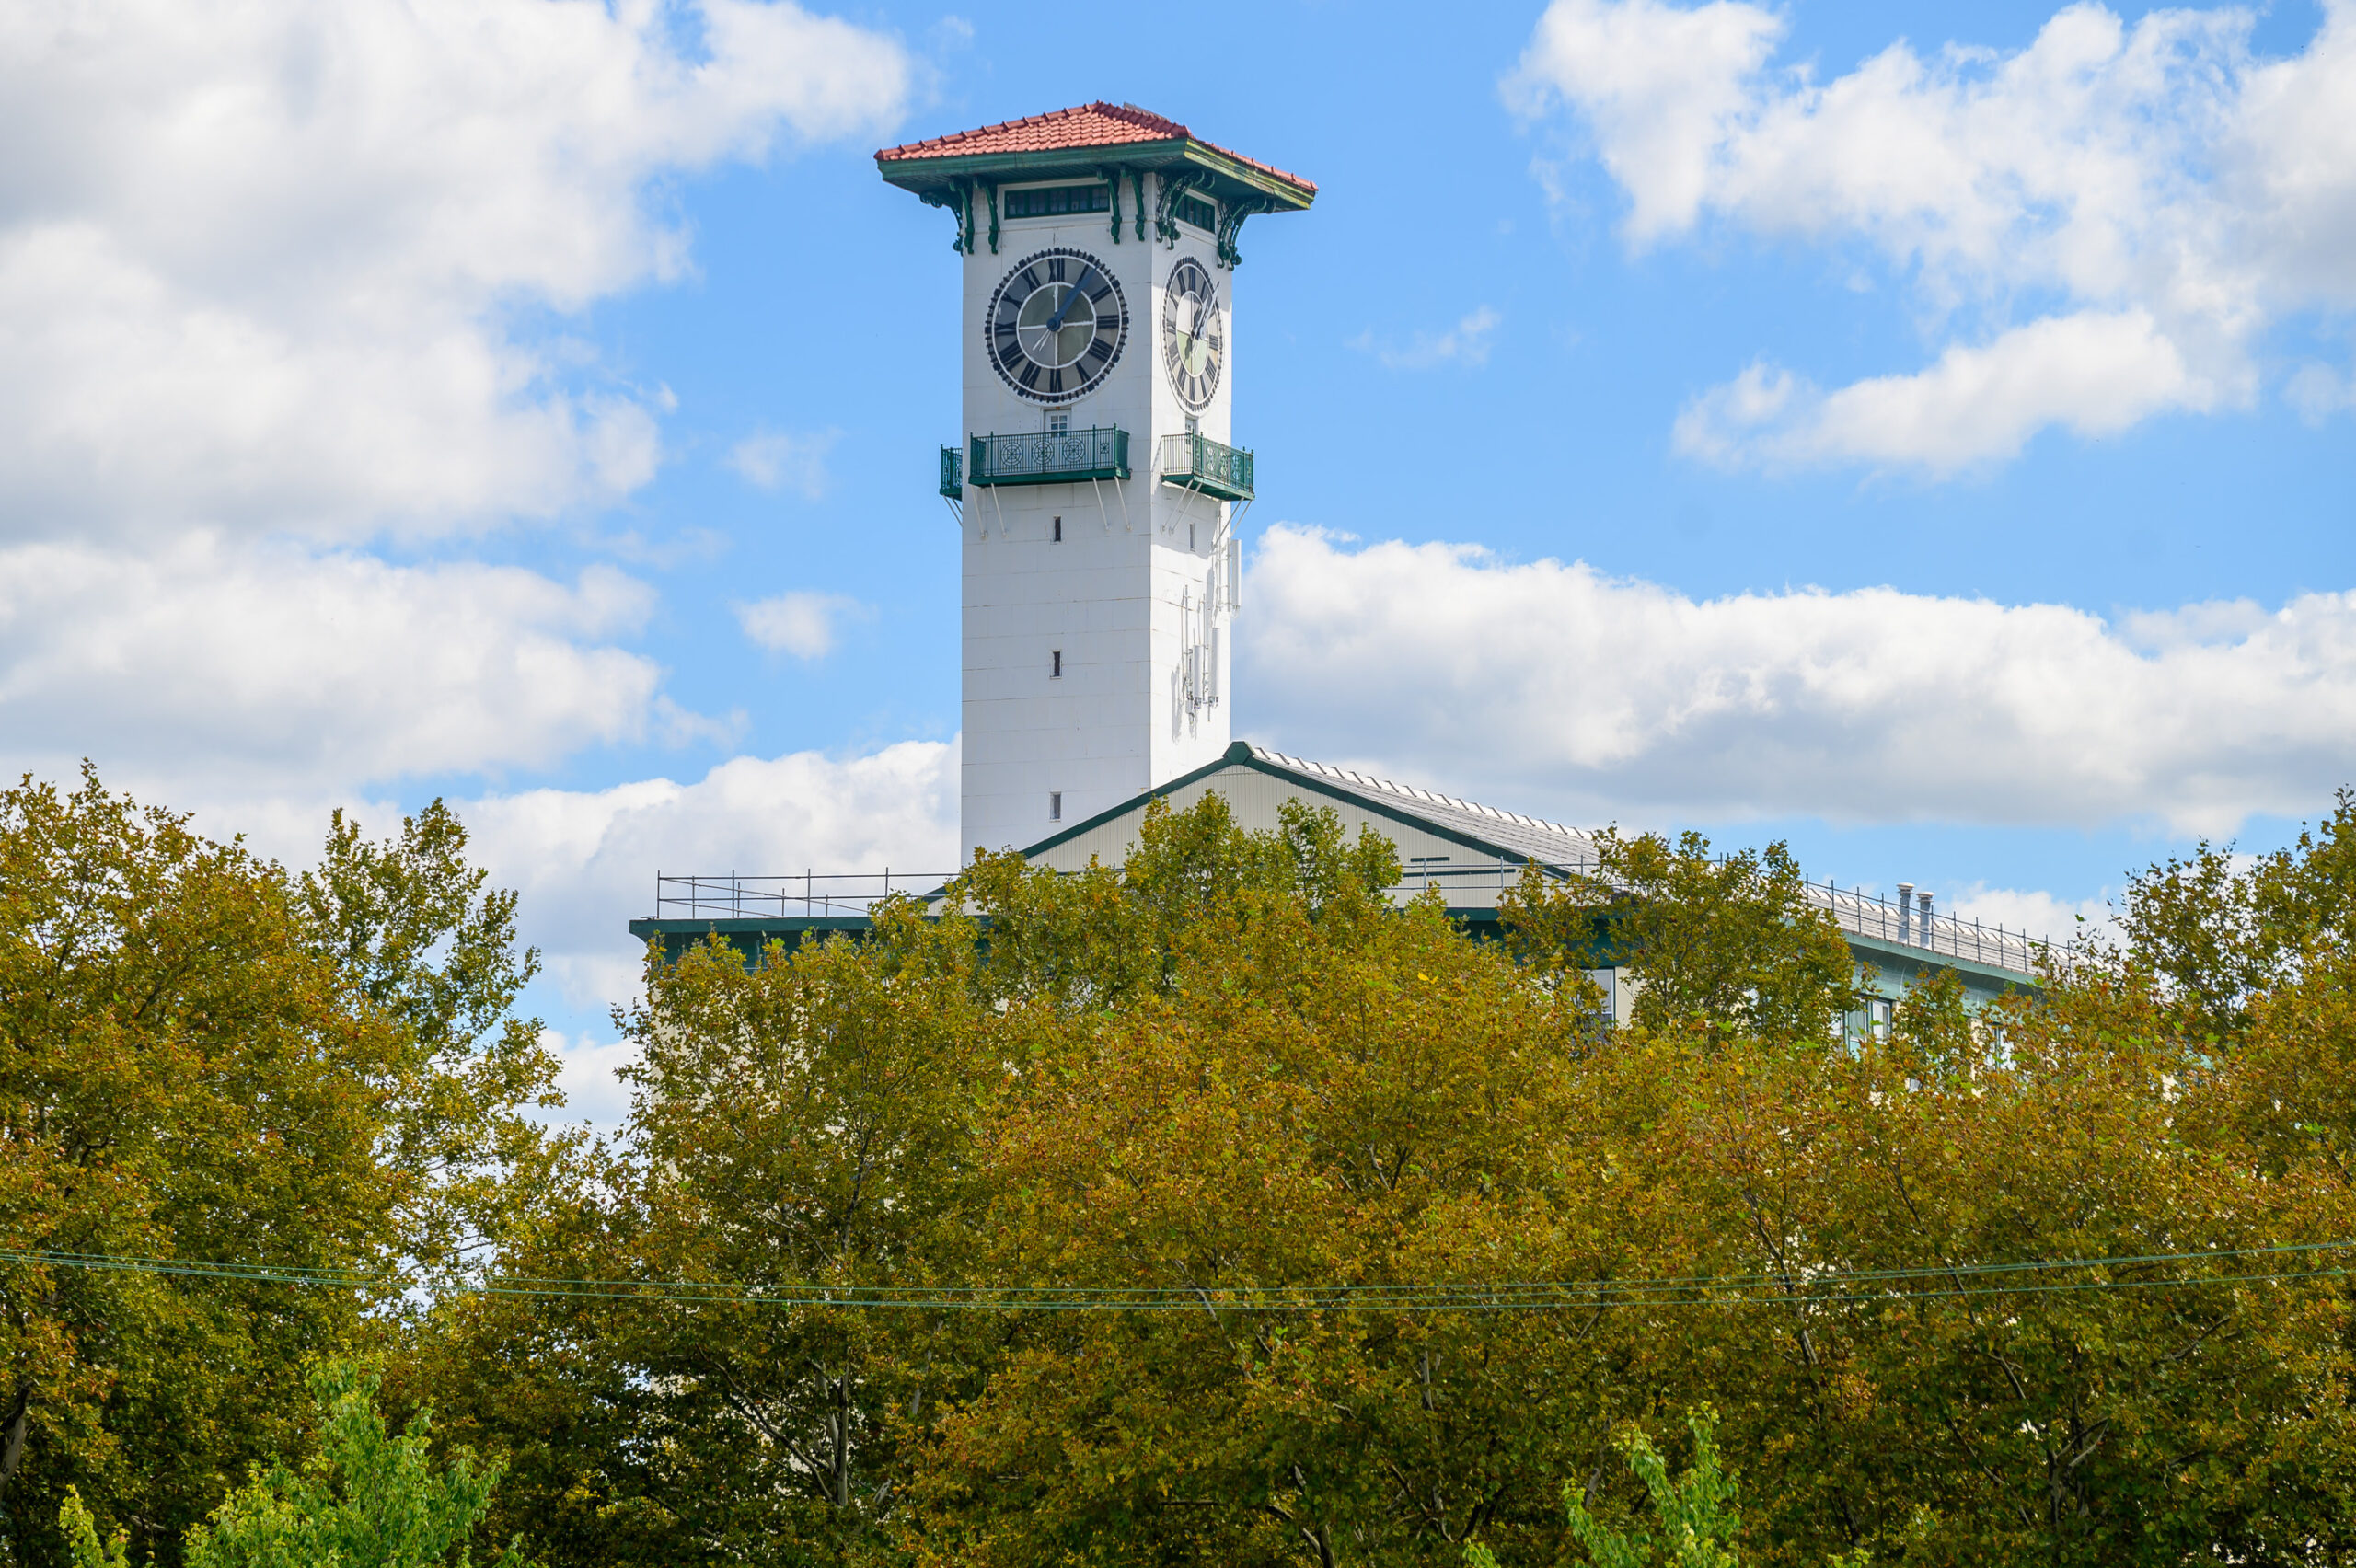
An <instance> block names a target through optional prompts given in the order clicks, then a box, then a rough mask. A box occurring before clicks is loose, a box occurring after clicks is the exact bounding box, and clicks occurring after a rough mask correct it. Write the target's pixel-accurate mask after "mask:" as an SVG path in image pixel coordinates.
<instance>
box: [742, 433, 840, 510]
mask: <svg viewBox="0 0 2356 1568" xmlns="http://www.w3.org/2000/svg"><path fill="white" fill-rule="evenodd" d="M837 439H838V432H835V431H826V432H821V433H819V434H816V435H795V434H792V433H791V432H783V431H756V432H754V433H752V434H751V435H748V436H746V437H745V439H744V440H742V441H740V442H738V443H737V444H735V445H734V446H733V447H731V448H729V452H728V466H729V467H731V468H733V469H735V470H736V472H737V474H738V475H739V476H740V477H741V478H743V479H744V480H745V483H746V484H749V485H751V486H753V487H754V488H755V489H756V490H792V491H794V492H796V493H797V494H799V495H800V496H801V497H802V498H803V500H804V501H818V500H821V499H823V498H824V497H825V496H826V486H827V483H828V480H829V476H828V474H827V472H826V454H827V453H828V452H830V451H832V450H833V449H834V444H835V442H836V441H837Z"/></svg>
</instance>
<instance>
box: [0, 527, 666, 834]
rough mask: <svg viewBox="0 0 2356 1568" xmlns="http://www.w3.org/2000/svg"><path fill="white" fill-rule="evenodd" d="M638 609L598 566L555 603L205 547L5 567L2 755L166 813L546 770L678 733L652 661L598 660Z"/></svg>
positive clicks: (433, 576) (340, 557)
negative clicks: (138, 790) (582, 752)
mask: <svg viewBox="0 0 2356 1568" xmlns="http://www.w3.org/2000/svg"><path fill="white" fill-rule="evenodd" d="M651 605H652V594H650V593H649V592H648V590H647V589H646V587H645V586H644V585H643V584H642V583H641V582H637V581H636V580H634V579H632V578H629V577H627V576H625V575H623V574H622V573H620V572H618V571H614V570H612V569H611V568H609V567H595V568H592V569H590V570H588V571H584V572H583V573H582V574H581V576H580V577H579V579H578V580H577V581H576V582H573V583H572V585H570V586H568V585H566V584H563V583H560V582H553V581H551V580H549V578H546V577H543V576H541V575H539V574H538V573H537V572H532V571H524V570H521V569H518V568H514V567H491V566H481V565H475V564H470V563H451V564H443V565H433V566H415V567H411V566H395V565H391V564H388V563H387V562H385V561H383V560H379V559H375V558H374V557H372V556H368V555H365V554H360V553H333V554H329V555H325V556H318V555H313V554H311V553H309V552H307V551H305V550H301V549H297V548H293V547H287V546H251V545H247V544H244V543H242V542H239V541H236V540H225V539H223V538H221V537H220V536H214V535H209V534H203V533H194V534H190V535H187V536H183V537H182V538H180V539H179V541H177V542H175V543H173V544H171V545H169V546H167V547H165V548H161V549H158V550H156V551H155V552H154V553H152V554H145V555H126V554H125V553H124V552H122V551H121V550H118V549H113V548H100V547H95V546H89V545H79V544H64V543H53V544H52V543H42V544H27V545H17V546H15V547H11V548H0V735H5V736H6V743H5V744H6V763H7V766H8V767H9V768H11V769H12V770H13V769H17V768H24V767H31V768H35V769H36V770H38V771H40V772H43V773H45V774H48V775H51V776H57V775H59V774H61V773H63V772H64V771H65V770H66V769H68V768H70V767H71V766H72V765H73V763H74V760H75V758H77V757H79V756H82V755H94V756H95V757H96V758H97V759H98V761H99V763H100V764H101V766H102V767H103V768H105V770H106V771H107V772H108V773H109V774H110V776H117V775H119V776H121V778H125V779H130V778H144V779H155V778H162V779H165V780H167V781H168V783H169V784H170V787H171V788H172V790H174V793H173V795H172V796H170V797H167V798H169V799H173V800H186V799H189V798H191V797H192V796H194V795H201V794H206V793H210V792H212V791H214V790H217V789H219V788H220V787H221V786H222V785H223V784H224V782H225V781H228V780H240V781H244V783H245V784H246V785H247V786H248V788H251V789H252V790H255V791H256V792H257V793H269V794H277V793H281V792H293V793H295V794H298V795H301V794H308V793H312V792H325V793H333V792H338V791H342V790H349V789H351V788H352V787H353V786H355V785H356V784H358V783H361V782H364V781H367V780H382V779H391V778H401V777H404V776H411V777H413V776H417V775H421V774H432V773H441V772H449V771H462V772H480V771H496V770H499V769H502V768H510V767H544V766H547V765H549V764H551V763H553V762H555V761H557V760H559V759H560V758H561V757H562V756H564V755H566V754H568V753H570V752H572V751H573V750H575V749H576V748H578V747H581V746H584V745H594V744H614V743H618V742H626V741H635V740H639V739H642V738H644V737H645V736H646V735H647V734H648V732H649V731H650V730H659V729H661V728H662V726H663V725H664V723H665V722H666V721H670V720H672V719H675V718H676V719H677V720H680V721H687V722H688V723H689V724H690V726H692V722H693V721H692V720H691V717H690V716H685V715H676V714H675V713H673V712H672V710H669V709H666V708H665V706H664V702H663V700H662V698H660V697H659V696H658V695H657V691H656V687H657V685H658V682H659V680H660V675H661V672H660V671H659V670H658V669H657V668H656V667H655V666H654V665H653V663H650V662H649V661H648V660H646V659H644V658H642V657H641V656H640V655H638V654H636V653H632V652H629V651H624V650H622V649H619V648H616V647H613V646H610V645H609V644H606V642H604V641H603V640H604V639H606V638H608V637H611V636H613V635H616V634H619V633H625V632H629V631H631V630H634V629H635V628H637V627H638V625H639V623H640V622H641V620H642V619H643V618H644V617H645V616H646V614H647V612H648V610H649V609H650V607H651Z"/></svg>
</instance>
